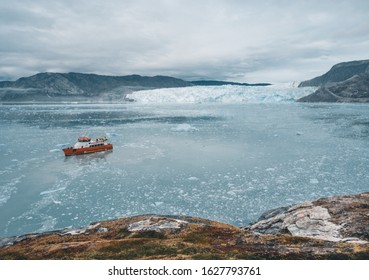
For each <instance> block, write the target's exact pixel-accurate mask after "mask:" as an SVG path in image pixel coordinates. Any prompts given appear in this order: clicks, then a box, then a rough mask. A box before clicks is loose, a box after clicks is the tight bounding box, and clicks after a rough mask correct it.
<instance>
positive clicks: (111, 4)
mask: <svg viewBox="0 0 369 280" xmlns="http://www.w3.org/2000/svg"><path fill="white" fill-rule="evenodd" d="M360 59H369V1H368V0H362V1H359V0H347V1H338V0H337V1H326V0H319V1H316V0H309V1H298V0H294V1H283V0H275V1H261V0H256V1H248V0H238V1H237V0H233V1H230V0H227V1H226V0H224V1H216V0H208V1H207V0H195V1H191V0H186V1H185V0H183V1H176V0H155V1H154V0H151V1H149V0H147V1H141V0H133V1H128V0H127V1H126V0H101V1H94V0H71V1H69V0H67V1H52V0H29V1H26V0H23V1H16V0H13V1H9V0H0V79H1V80H4V79H17V78H19V77H22V76H29V75H33V74H36V73H38V72H46V71H48V72H83V73H96V74H106V75H128V74H134V73H135V74H140V75H150V76H151V75H170V76H174V77H179V78H183V79H187V80H191V79H222V80H229V81H239V82H272V83H279V82H289V81H301V80H306V79H310V78H313V77H315V76H317V75H320V74H323V73H325V72H326V71H328V70H329V69H330V67H331V66H332V65H333V64H336V63H338V62H342V61H349V60H360Z"/></svg>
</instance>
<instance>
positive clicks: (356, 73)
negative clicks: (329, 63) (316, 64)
mask: <svg viewBox="0 0 369 280" xmlns="http://www.w3.org/2000/svg"><path fill="white" fill-rule="evenodd" d="M304 86H319V89H318V90H317V91H315V92H314V93H312V94H310V95H308V96H305V97H302V98H300V99H299V100H298V102H358V103H367V102H369V60H360V61H350V62H343V63H339V64H336V65H334V66H333V67H332V68H331V70H329V71H328V72H327V73H325V74H324V75H322V76H319V77H316V78H314V79H311V80H308V81H304V82H302V83H300V85H299V87H304Z"/></svg>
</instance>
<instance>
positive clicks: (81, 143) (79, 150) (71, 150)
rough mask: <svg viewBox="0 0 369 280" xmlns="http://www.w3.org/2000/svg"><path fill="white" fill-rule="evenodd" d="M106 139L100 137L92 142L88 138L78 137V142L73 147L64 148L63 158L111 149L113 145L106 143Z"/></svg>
mask: <svg viewBox="0 0 369 280" xmlns="http://www.w3.org/2000/svg"><path fill="white" fill-rule="evenodd" d="M107 141H108V138H106V136H102V137H99V138H96V139H94V140H92V139H91V138H90V137H86V136H85V137H79V138H78V142H77V143H76V144H74V146H73V147H68V148H64V149H63V152H64V154H65V156H75V155H83V154H90V153H97V152H102V151H107V150H112V149H113V144H110V143H106V142H107Z"/></svg>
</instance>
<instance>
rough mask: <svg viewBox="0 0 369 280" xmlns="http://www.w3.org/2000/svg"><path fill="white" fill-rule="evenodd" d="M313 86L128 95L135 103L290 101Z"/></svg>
mask: <svg viewBox="0 0 369 280" xmlns="http://www.w3.org/2000/svg"><path fill="white" fill-rule="evenodd" d="M315 90H316V88H315V87H305V88H296V87H291V86H289V85H285V84H283V85H272V86H250V87H247V86H234V85H225V86H194V87H184V88H164V89H154V90H142V91H136V92H133V93H132V94H129V95H127V97H128V98H130V99H133V100H135V101H136V102H138V103H190V104H196V103H214V102H215V103H228V104H232V103H255V104H259V103H290V102H294V101H296V100H297V99H299V98H301V97H303V96H306V95H309V94H310V93H313V92H314V91H315Z"/></svg>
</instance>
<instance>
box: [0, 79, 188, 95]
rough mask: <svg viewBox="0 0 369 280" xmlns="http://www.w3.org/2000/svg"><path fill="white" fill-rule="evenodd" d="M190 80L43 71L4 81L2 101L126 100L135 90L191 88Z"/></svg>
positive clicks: (0, 92)
mask: <svg viewBox="0 0 369 280" xmlns="http://www.w3.org/2000/svg"><path fill="white" fill-rule="evenodd" d="M187 86H192V84H191V83H190V82H186V81H184V80H181V79H177V78H173V77H167V76H154V77H146V76H140V75H129V76H104V75H96V74H82V73H48V72H47V73H39V74H36V75H33V76H30V77H25V78H20V79H18V80H16V81H13V82H11V81H3V82H0V100H2V101H15V100H19V101H24V100H36V101H38V100H43V99H50V98H68V99H70V98H74V99H76V98H77V99H78V98H79V99H84V98H86V97H87V98H101V99H104V100H113V99H124V98H125V96H126V95H127V94H128V93H130V92H132V91H134V90H143V89H154V88H168V87H187Z"/></svg>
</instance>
